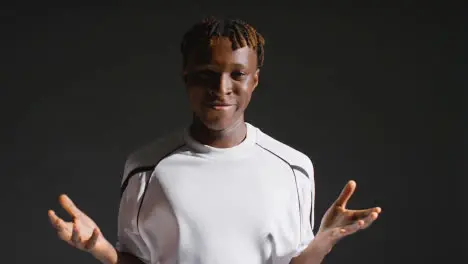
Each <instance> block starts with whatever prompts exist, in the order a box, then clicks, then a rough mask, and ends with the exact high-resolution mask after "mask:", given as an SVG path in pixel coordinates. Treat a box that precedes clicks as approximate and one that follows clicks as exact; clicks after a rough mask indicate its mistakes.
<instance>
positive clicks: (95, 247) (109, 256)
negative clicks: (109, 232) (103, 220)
mask: <svg viewBox="0 0 468 264" xmlns="http://www.w3.org/2000/svg"><path fill="white" fill-rule="evenodd" d="M59 203H60V205H61V206H62V207H63V208H64V209H65V211H67V212H68V213H69V214H70V216H71V217H72V218H73V220H72V221H70V222H66V221H64V220H63V219H61V218H60V217H58V216H57V215H56V214H55V212H54V211H53V210H49V211H48V214H49V219H50V222H51V223H52V226H54V227H55V229H56V230H57V235H58V236H59V238H60V239H62V240H63V241H65V242H67V243H68V244H70V245H71V246H73V247H76V248H78V249H80V250H83V251H86V252H89V253H91V254H92V255H93V256H94V257H95V258H97V259H98V260H100V261H101V262H103V263H116V262H117V258H118V256H117V251H116V250H115V248H114V247H113V246H112V245H111V244H110V243H109V242H108V241H107V240H106V239H105V238H104V236H103V235H102V233H101V231H100V229H99V227H98V226H97V225H96V223H95V222H94V221H93V220H92V219H91V218H89V217H88V216H87V215H86V214H85V213H83V212H82V211H81V210H80V209H78V207H76V206H75V204H74V203H73V201H72V200H71V199H70V198H69V197H68V196H67V195H64V194H62V195H60V197H59Z"/></svg>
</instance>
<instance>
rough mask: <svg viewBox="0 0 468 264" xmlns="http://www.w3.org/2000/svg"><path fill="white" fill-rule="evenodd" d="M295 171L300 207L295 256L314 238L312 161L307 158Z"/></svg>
mask: <svg viewBox="0 0 468 264" xmlns="http://www.w3.org/2000/svg"><path fill="white" fill-rule="evenodd" d="M296 171H297V176H298V177H297V185H298V191H299V205H300V209H301V215H300V217H301V219H300V221H301V230H300V241H299V245H298V248H297V251H296V256H297V255H299V254H301V253H302V251H304V249H306V248H307V246H308V245H309V244H310V243H311V242H312V240H313V239H314V232H313V229H314V218H315V217H314V210H315V178H314V168H313V165H312V161H311V160H310V159H309V158H307V163H306V165H305V166H304V168H301V169H300V170H299V169H298V170H296Z"/></svg>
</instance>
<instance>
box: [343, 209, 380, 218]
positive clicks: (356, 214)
mask: <svg viewBox="0 0 468 264" xmlns="http://www.w3.org/2000/svg"><path fill="white" fill-rule="evenodd" d="M349 212H350V213H351V216H352V218H353V220H359V219H362V218H366V217H368V216H369V215H370V214H372V213H377V214H379V213H380V212H382V209H381V208H380V207H374V208H369V209H363V210H350V211H349Z"/></svg>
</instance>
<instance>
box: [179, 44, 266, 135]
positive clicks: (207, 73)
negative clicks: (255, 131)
mask: <svg viewBox="0 0 468 264" xmlns="http://www.w3.org/2000/svg"><path fill="white" fill-rule="evenodd" d="M258 75H259V70H258V69H257V54H256V52H255V51H254V50H253V49H251V48H250V47H247V46H246V47H243V48H239V49H236V50H232V43H231V41H230V40H229V39H228V38H223V37H221V38H216V39H214V41H213V45H211V47H206V48H205V47H204V48H200V49H196V50H194V51H192V53H191V54H190V56H189V59H188V62H187V66H186V68H185V70H184V80H185V85H186V88H187V92H188V96H189V101H190V105H191V108H192V111H193V112H194V113H195V115H196V118H198V119H199V120H200V121H201V122H202V123H203V124H205V126H207V127H208V128H210V129H213V130H225V129H228V128H230V127H232V126H233V125H235V124H237V123H238V122H241V121H243V120H244V111H245V109H246V108H247V106H248V104H249V102H250V98H251V96H252V92H253V91H254V89H255V87H256V86H257V84H258Z"/></svg>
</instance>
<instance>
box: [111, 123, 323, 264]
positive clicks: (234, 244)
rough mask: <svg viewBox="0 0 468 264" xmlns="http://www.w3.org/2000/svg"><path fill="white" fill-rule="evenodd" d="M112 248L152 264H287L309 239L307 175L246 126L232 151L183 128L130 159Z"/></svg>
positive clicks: (308, 169) (289, 153) (291, 154)
mask: <svg viewBox="0 0 468 264" xmlns="http://www.w3.org/2000/svg"><path fill="white" fill-rule="evenodd" d="M121 194H122V197H121V202H120V209H119V223H118V242H117V249H118V250H120V251H122V252H128V253H131V254H133V255H135V256H137V257H139V258H140V259H141V260H142V261H144V262H145V263H153V264H156V263H158V264H172V263H179V264H267V263H271V264H288V263H289V262H290V260H291V259H292V257H294V256H296V255H298V254H299V253H300V252H301V251H302V250H303V249H304V248H305V247H306V246H307V245H308V244H309V243H310V242H311V241H312V239H313V238H314V234H313V232H312V229H313V222H314V217H313V212H314V196H315V187H314V170H313V166H312V162H311V161H310V159H309V158H308V157H307V156H306V155H304V154H303V153H301V152H299V151H297V150H295V149H293V148H291V147H289V146H287V145H285V144H283V143H281V142H279V141H277V140H275V139H273V138H272V137H270V136H268V135H266V134H265V133H263V132H262V131H261V130H260V129H258V128H256V127H254V126H253V125H251V124H248V123H247V137H246V138H245V140H244V141H243V142H242V143H241V144H239V145H237V146H235V147H232V148H224V149H221V148H214V147H211V146H207V145H202V144H200V143H199V142H197V141H195V140H194V139H193V138H192V137H190V135H189V133H188V130H183V131H181V132H180V133H173V134H171V135H169V136H167V137H165V138H162V139H160V140H158V141H156V142H153V143H152V144H149V145H147V146H144V147H143V148H141V149H139V150H137V151H136V152H134V153H133V154H132V155H130V156H129V158H128V160H127V162H126V166H125V171H124V176H123V179H122V192H121Z"/></svg>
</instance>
